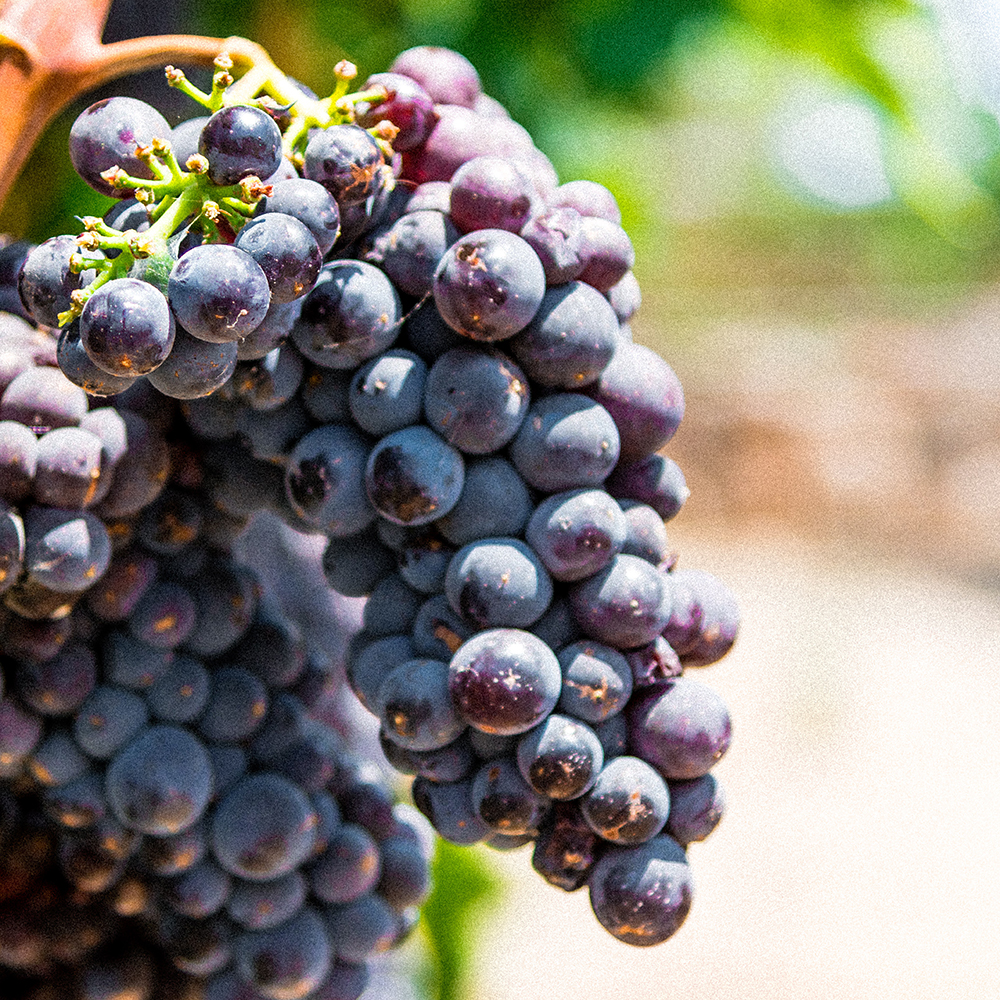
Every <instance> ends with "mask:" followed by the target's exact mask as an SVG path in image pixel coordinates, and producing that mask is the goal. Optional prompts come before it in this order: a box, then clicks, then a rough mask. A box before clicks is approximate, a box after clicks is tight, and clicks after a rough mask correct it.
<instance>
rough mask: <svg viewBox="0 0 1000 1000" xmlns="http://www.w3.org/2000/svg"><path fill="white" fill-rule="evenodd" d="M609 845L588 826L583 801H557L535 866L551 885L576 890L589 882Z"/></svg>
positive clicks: (540, 837) (537, 845)
mask: <svg viewBox="0 0 1000 1000" xmlns="http://www.w3.org/2000/svg"><path fill="white" fill-rule="evenodd" d="M606 846H607V842H606V841H604V840H602V839H601V838H600V837H598V836H597V834H596V833H594V831H593V830H591V829H590V827H589V826H588V825H587V822H586V820H584V818H583V816H582V815H581V813H580V805H579V802H556V803H555V806H554V808H553V810H552V812H551V813H550V814H549V816H548V817H547V819H546V820H545V822H544V823H543V824H542V828H541V830H540V831H539V834H538V837H537V838H536V839H535V849H534V853H533V854H532V856H531V866H532V868H534V869H535V871H536V872H538V874H539V875H541V876H542V878H544V879H545V880H546V881H547V882H549V883H550V884H551V885H555V886H558V887H559V888H560V889H563V890H564V891H565V892H574V891H575V890H577V889H580V888H582V887H583V886H584V885H586V883H587V877H588V876H589V874H590V870H591V869H592V868H593V867H594V865H595V863H596V862H597V859H598V858H599V857H600V856H601V855H602V854H603V853H604V850H605V847H606Z"/></svg>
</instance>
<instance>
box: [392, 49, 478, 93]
mask: <svg viewBox="0 0 1000 1000" xmlns="http://www.w3.org/2000/svg"><path fill="white" fill-rule="evenodd" d="M389 70H390V72H391V73H399V74H400V75H402V76H408V77H410V79H412V80H416V82H417V83H419V84H420V86H421V87H422V88H423V89H424V90H425V91H426V93H427V94H429V95H430V97H431V99H432V100H434V101H437V102H439V103H441V104H461V105H464V106H465V107H469V108H471V107H472V105H473V104H474V103H475V101H476V98H477V97H479V94H480V85H479V73H478V72H476V68H475V66H473V65H472V63H471V62H469V60H468V59H466V58H465V56H463V55H462V54H461V53H459V52H456V51H454V49H446V48H442V47H440V46H437V45H418V46H416V47H414V48H411V49H406V50H405V51H404V52H400V53H399V55H397V56H396V58H395V59H394V60H393V61H392V66H390V67H389Z"/></svg>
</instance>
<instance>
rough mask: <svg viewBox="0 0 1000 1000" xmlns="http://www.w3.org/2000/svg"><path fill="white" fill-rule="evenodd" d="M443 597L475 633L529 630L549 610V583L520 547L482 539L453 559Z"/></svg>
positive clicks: (533, 558) (513, 541)
mask: <svg viewBox="0 0 1000 1000" xmlns="http://www.w3.org/2000/svg"><path fill="white" fill-rule="evenodd" d="M445 592H446V594H447V596H448V602H449V603H450V604H451V606H452V608H454V610H455V611H456V612H458V614H459V615H461V617H462V618H463V620H465V621H467V622H468V623H469V624H471V625H474V626H475V627H476V628H481V629H483V628H515V629H517V628H527V627H528V626H529V625H531V624H532V623H533V622H536V621H537V620H538V619H539V618H540V617H541V616H542V615H543V614H544V613H545V609H546V608H547V607H548V606H549V602H550V601H551V600H552V580H551V579H550V578H549V575H548V573H547V572H546V571H545V567H544V566H543V565H542V563H541V562H540V561H539V559H538V556H537V555H536V554H535V553H534V551H532V549H531V548H530V547H529V546H528V545H525V543H524V542H522V541H520V540H519V539H516V538H484V539H481V540H479V541H476V542H470V543H469V544H468V545H466V546H464V547H463V548H461V549H459V551H458V552H457V553H456V555H455V556H454V557H453V558H452V560H451V562H450V564H449V565H448V572H447V576H446V578H445Z"/></svg>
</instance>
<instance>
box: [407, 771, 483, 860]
mask: <svg viewBox="0 0 1000 1000" xmlns="http://www.w3.org/2000/svg"><path fill="white" fill-rule="evenodd" d="M411 794H412V796H413V802H414V804H415V805H416V807H417V808H418V809H419V810H420V811H421V812H422V813H423V814H424V815H425V816H426V817H427V818H428V819H429V820H430V821H431V825H432V826H433V827H434V829H435V831H436V832H437V834H438V836H440V837H441V838H442V839H443V840H447V841H448V842H449V843H451V844H459V845H461V846H467V845H469V844H476V843H478V842H479V841H481V840H484V839H485V838H486V837H488V836H489V835H490V832H491V831H490V828H489V827H488V826H487V825H486V823H484V822H483V820H482V819H481V818H480V817H479V814H478V813H477V812H476V810H475V809H474V808H473V807H472V779H471V778H465V779H463V780H462V781H442V782H436V781H430V780H428V779H427V778H424V777H417V778H415V779H414V781H413V785H412V786H411Z"/></svg>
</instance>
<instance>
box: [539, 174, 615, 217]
mask: <svg viewBox="0 0 1000 1000" xmlns="http://www.w3.org/2000/svg"><path fill="white" fill-rule="evenodd" d="M549 204H550V205H552V206H553V207H557V208H558V207H568V208H573V209H576V211H577V212H579V213H580V215H583V216H587V217H589V218H596V219H606V220H607V221H608V222H613V223H615V224H616V225H620V224H621V221H622V213H621V210H620V209H619V208H618V202H617V201H616V200H615V196H614V195H613V194H612V193H611V192H610V191H609V190H608V189H607V188H606V187H605V186H604V185H603V184H598V183H597V182H596V181H567V183H565V184H561V185H560V186H559V187H558V188H556V190H555V191H554V192H553V193H552V196H551V197H550V199H549Z"/></svg>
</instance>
